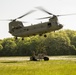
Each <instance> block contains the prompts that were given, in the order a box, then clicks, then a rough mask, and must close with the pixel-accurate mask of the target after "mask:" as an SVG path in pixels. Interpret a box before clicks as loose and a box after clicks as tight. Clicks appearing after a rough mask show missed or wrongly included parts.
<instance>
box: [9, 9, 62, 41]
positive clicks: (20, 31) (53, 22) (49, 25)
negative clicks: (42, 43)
mask: <svg viewBox="0 0 76 75" xmlns="http://www.w3.org/2000/svg"><path fill="white" fill-rule="evenodd" d="M43 11H45V10H43ZM31 12H33V11H30V12H28V13H27V14H24V15H22V16H20V17H18V18H16V19H14V20H11V22H10V23H9V33H11V34H12V35H13V36H15V39H17V37H22V40H23V39H24V37H29V36H33V35H37V34H39V35H40V36H41V35H42V34H44V37H46V34H45V33H47V32H51V31H56V30H59V29H61V28H62V27H63V25H62V24H59V23H58V19H57V16H56V15H53V14H51V13H48V12H47V13H48V14H50V15H53V17H49V18H50V19H49V21H48V22H44V23H38V24H34V25H30V26H25V27H24V25H23V23H22V22H21V21H17V19H20V18H22V17H24V16H26V15H28V14H30V13H31ZM42 19H43V18H42Z"/></svg>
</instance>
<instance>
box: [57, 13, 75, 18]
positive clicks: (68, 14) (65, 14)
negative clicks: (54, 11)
mask: <svg viewBox="0 0 76 75" xmlns="http://www.w3.org/2000/svg"><path fill="white" fill-rule="evenodd" d="M69 15H76V13H72V14H63V15H56V16H58V17H59V16H69Z"/></svg>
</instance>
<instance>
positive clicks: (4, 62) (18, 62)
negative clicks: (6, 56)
mask: <svg viewBox="0 0 76 75" xmlns="http://www.w3.org/2000/svg"><path fill="white" fill-rule="evenodd" d="M0 63H19V62H18V61H3V62H0Z"/></svg>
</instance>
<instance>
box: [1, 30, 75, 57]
mask: <svg viewBox="0 0 76 75" xmlns="http://www.w3.org/2000/svg"><path fill="white" fill-rule="evenodd" d="M46 35H47V37H44V36H39V35H36V36H31V37H25V39H24V40H21V38H18V39H17V40H15V39H14V38H5V39H3V40H0V56H30V55H32V51H35V53H36V54H38V53H43V52H46V53H47V55H49V56H51V55H76V31H74V30H60V31H56V32H50V33H47V34H46Z"/></svg>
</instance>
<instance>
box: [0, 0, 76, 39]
mask: <svg viewBox="0 0 76 75" xmlns="http://www.w3.org/2000/svg"><path fill="white" fill-rule="evenodd" d="M39 6H41V7H43V8H45V9H46V10H48V11H49V12H50V13H53V14H56V15H62V14H72V13H76V0H0V19H14V18H17V17H19V16H21V15H23V14H25V13H27V12H28V11H30V10H37V9H36V8H35V7H39ZM45 16H46V17H47V16H49V15H48V14H46V13H44V12H42V11H40V10H37V11H36V12H34V13H31V14H29V15H27V16H25V17H23V18H22V19H20V20H21V21H25V22H28V23H24V26H27V25H30V24H31V23H32V24H35V23H38V22H41V21H43V22H44V21H48V19H46V20H36V18H41V17H45ZM58 19H59V22H60V23H61V24H63V25H64V27H63V29H71V30H76V15H69V16H61V17H58ZM9 22H10V21H0V39H3V38H7V37H12V35H11V34H10V33H8V23H9Z"/></svg>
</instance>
